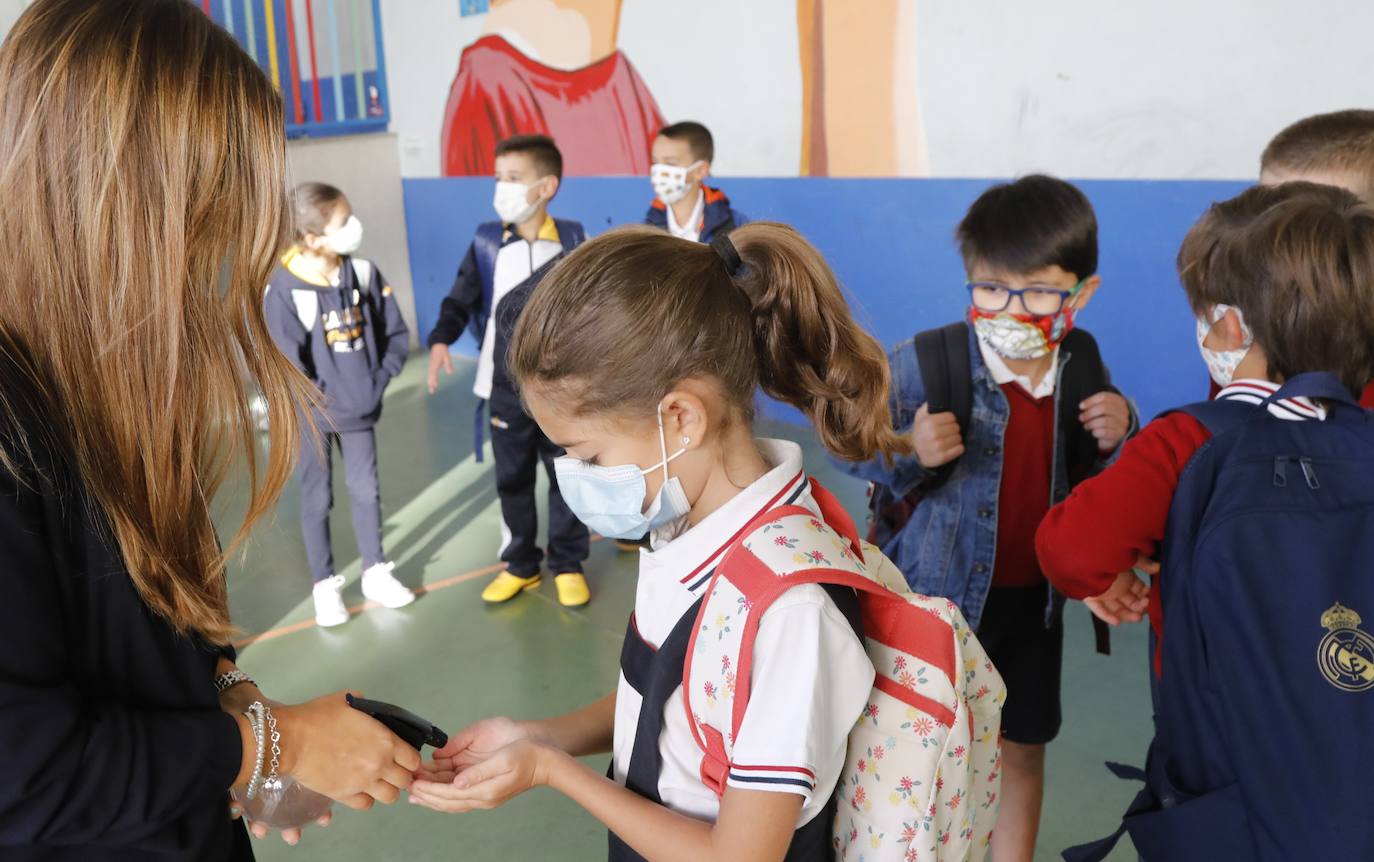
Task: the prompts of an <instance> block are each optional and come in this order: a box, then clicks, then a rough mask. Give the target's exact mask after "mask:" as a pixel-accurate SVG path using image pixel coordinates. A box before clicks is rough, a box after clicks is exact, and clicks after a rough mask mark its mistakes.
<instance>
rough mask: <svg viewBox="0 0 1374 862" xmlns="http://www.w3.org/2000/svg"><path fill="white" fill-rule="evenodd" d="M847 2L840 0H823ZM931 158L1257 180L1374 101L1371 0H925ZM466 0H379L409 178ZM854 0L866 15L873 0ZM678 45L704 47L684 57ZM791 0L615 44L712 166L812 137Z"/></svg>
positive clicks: (454, 48) (633, 15) (1004, 167)
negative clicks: (712, 145)
mask: <svg viewBox="0 0 1374 862" xmlns="http://www.w3.org/2000/svg"><path fill="white" fill-rule="evenodd" d="M827 2H829V3H836V4H838V0H827ZM917 4H918V5H917V14H916V25H915V26H916V28H917V45H918V57H917V63H918V80H919V88H920V93H919V97H920V102H921V112H922V115H923V117H924V122H925V129H926V137H927V140H928V145H929V149H930V167H931V172H932V173H933V174H934V175H936V176H980V177H981V176H1004V175H1008V174H1013V173H1018V172H1024V171H1027V170H1030V169H1042V170H1049V171H1053V172H1056V173H1060V174H1063V175H1066V176H1073V177H1083V178H1089V177H1107V178H1113V177H1121V178H1142V177H1143V178H1180V177H1209V178H1246V177H1251V176H1253V175H1254V174H1255V172H1256V163H1257V160H1258V156H1259V151H1260V149H1262V148H1263V145H1264V143H1265V141H1267V140H1268V138H1269V137H1270V136H1271V135H1272V134H1273V133H1274V132H1276V131H1277V130H1278V129H1279V128H1281V127H1282V126H1284V125H1286V124H1287V123H1289V122H1290V121H1292V120H1294V119H1297V118H1298V117H1301V116H1305V115H1306V114H1310V113H1315V112H1318V111H1324V110H1332V109H1336V108H1342V107H1351V106H1360V105H1370V104H1374V87H1371V85H1370V75H1369V71H1368V69H1369V67H1370V62H1369V61H1370V48H1369V45H1370V34H1371V33H1374V2H1370V0H1310V2H1308V3H1304V4H1298V3H1294V2H1291V0H1149V2H1146V0H1134V2H1128V3H1111V4H1106V3H1101V2H1095V0H1039V2H1035V3H1029V2H1025V0H966V2H952V0H917ZM458 5H459V4H458V2H457V0H383V2H382V10H383V26H384V31H385V44H386V51H387V70H388V78H389V85H390V95H391V110H392V120H393V123H392V128H393V130H394V131H396V132H397V134H398V136H399V138H400V141H401V147H402V153H401V165H402V172H403V174H404V175H405V176H435V175H437V174H438V169H439V153H438V146H439V127H440V123H441V120H442V117H443V110H444V103H445V101H446V99H447V96H448V87H449V84H450V83H451V82H452V80H453V75H454V72H455V71H456V69H457V66H458V58H459V54H460V53H461V51H462V47H463V46H464V45H465V44H467V43H469V42H470V41H472V40H473V39H475V38H476V36H477V34H478V33H479V32H480V30H481V27H482V18H481V17H469V18H462V17H460V15H459V12H458ZM843 8H845V9H846V10H849V9H853V10H854V11H855V13H856V14H861V11H860V10H861V9H862V4H861V2H859V0H846V3H845V5H844V7H843ZM669 38H671V40H672V42H671V45H672V46H674V47H676V46H681V45H687V46H698V52H697V56H698V57H700V58H701V60H702V62H700V63H693V64H691V65H689V66H684V65H683V64H682V63H681V62H680V60H678V59H675V57H674V56H673V55H672V52H670V51H668V50H667V48H668V47H669V44H668V43H667V42H665V40H666V39H669ZM796 41H797V35H796V5H795V0H747V2H745V1H744V0H694V2H692V3H690V4H668V3H664V2H662V0H625V2H624V7H623V11H622V14H621V26H620V47H621V49H622V50H624V51H625V53H626V54H627V55H628V56H629V57H630V59H631V61H632V62H633V63H634V64H635V66H636V67H637V68H638V70H639V72H640V74H641V75H642V76H643V77H644V79H645V81H646V82H647V83H648V85H649V87H650V89H651V90H652V91H653V93H654V95H655V97H656V98H657V99H658V102H659V106H660V108H661V109H662V110H663V112H664V114H665V116H666V117H668V118H669V119H670V120H674V119H682V118H694V119H699V120H701V121H703V122H705V123H706V124H707V125H709V126H710V127H711V129H712V131H713V132H714V133H715V135H716V138H717V142H718V143H717V146H718V149H719V157H718V158H717V161H716V165H715V168H716V172H717V173H719V174H722V175H737V176H739V175H747V176H790V175H795V174H796V172H797V167H798V151H799V146H800V136H801V121H800V107H801V104H800V102H801V82H800V63H799V60H798V57H797V47H796Z"/></svg>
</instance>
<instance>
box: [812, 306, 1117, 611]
mask: <svg viewBox="0 0 1374 862" xmlns="http://www.w3.org/2000/svg"><path fill="white" fill-rule="evenodd" d="M1072 360H1073V357H1072V356H1071V355H1070V354H1069V352H1068V351H1067V350H1065V349H1063V348H1060V350H1059V360H1058V365H1057V367H1056V368H1055V370H1054V374H1055V382H1056V385H1055V390H1054V398H1055V411H1056V415H1058V409H1059V393H1060V390H1061V389H1062V387H1061V386H1060V385H1059V384H1061V383H1062V382H1063V378H1064V368H1065V367H1066V366H1067V365H1068V364H1069V362H1071V361H1072ZM888 364H889V366H890V367H891V370H892V394H891V397H890V402H889V407H890V409H891V411H892V421H893V427H895V428H899V429H902V430H903V431H909V430H910V429H911V427H912V424H913V423H914V422H915V419H916V411H917V410H918V409H919V408H920V406H921V405H922V404H924V403H925V401H926V397H925V387H924V386H923V385H922V383H921V369H920V367H919V366H918V364H917V359H916V347H915V343H914V341H905V342H902V343H901V344H899V345H898V346H897V347H896V348H895V349H894V350H893V351H892V353H891V354H890V356H889V357H888ZM969 367H970V369H971V370H972V374H973V414H972V417H971V419H970V422H969V424H970V425H971V426H972V427H970V428H967V429H964V454H963V455H962V456H961V457H960V458H959V460H958V462H956V464H955V467H954V471H953V472H952V473H951V474H950V477H949V479H948V481H946V482H945V483H944V484H942V485H940V486H939V487H938V488H935V489H934V490H933V491H931V493H930V496H928V497H926V498H925V499H923V500H922V501H921V504H920V505H919V506H917V507H916V510H915V512H914V513H913V514H912V516H911V520H909V521H907V523H906V526H905V527H903V528H902V529H901V531H900V532H899V533H898V534H897V535H896V536H895V537H893V539H892V540H891V541H890V542H889V543H888V546H887V547H885V548H883V552H884V553H885V554H887V556H888V557H889V558H891V560H892V561H893V562H894V563H896V564H897V566H898V567H899V568H900V569H901V570H902V572H903V573H904V574H905V575H906V580H907V583H908V584H910V585H911V588H912V589H913V590H915V591H916V592H918V593H924V594H926V595H932V596H943V597H945V598H948V599H950V600H951V601H953V602H954V603H955V604H957V605H958V606H959V610H960V611H962V612H963V614H964V618H965V619H966V620H967V621H968V624H969V625H970V626H971V627H973V628H974V629H977V627H978V623H979V620H980V619H981V617H982V615H983V606H984V604H985V603H986V602H987V597H988V590H989V589H990V588H991V586H992V567H993V561H994V560H995V559H996V553H997V506H998V503H999V502H1000V501H999V500H998V493H999V491H1000V488H1001V485H1002V443H1003V438H1004V437H1005V435H1006V430H1007V422H1008V420H1009V419H1010V417H1011V407H1010V405H1008V403H1007V398H1006V394H1005V393H1003V392H1002V388H1001V387H1000V386H998V385H997V383H996V382H995V381H994V380H993V379H992V372H991V371H989V370H988V367H987V364H986V363H985V362H984V361H983V355H982V351H980V350H979V348H978V338H977V336H976V335H974V334H973V332H972V330H970V332H969ZM1111 391H1113V392H1116V391H1117V390H1116V389H1115V387H1111ZM1139 424H1140V421H1139V418H1138V416H1137V414H1136V410H1135V405H1134V404H1132V405H1131V426H1130V434H1134V433H1135V431H1136V429H1137V428H1138V427H1139ZM1054 436H1055V443H1054V465H1053V469H1052V472H1051V487H1052V492H1051V498H1052V499H1051V500H1050V504H1051V505H1054V504H1056V503H1058V502H1059V501H1061V500H1063V499H1064V498H1065V497H1067V496H1068V495H1069V491H1070V490H1071V486H1070V483H1069V471H1068V466H1067V464H1066V461H1067V458H1066V455H1065V441H1064V437H1063V435H1062V434H1061V433H1060V429H1059V427H1058V424H1057V423H1056V426H1055V435H1054ZM1128 436H1130V435H1129V434H1128ZM1118 451H1120V448H1119V447H1118ZM1114 458H1115V453H1113V454H1112V455H1111V456H1107V457H1106V458H1105V459H1099V461H1098V463H1097V464H1096V465H1095V466H1094V468H1093V470H1092V472H1093V473H1094V474H1095V473H1098V472H1100V471H1101V470H1102V469H1103V468H1105V467H1106V466H1107V464H1109V463H1110V462H1111V461H1112V460H1113V459H1114ZM837 465H838V466H839V467H840V469H841V470H843V471H844V472H846V473H848V474H849V475H851V476H857V477H859V478H861V479H867V480H868V481H870V482H877V483H880V484H883V485H887V486H888V487H889V488H891V489H892V491H893V493H894V494H896V495H897V496H899V497H900V496H903V495H905V494H907V493H909V492H910V491H912V490H915V489H916V488H917V487H918V486H919V485H920V484H921V483H922V482H924V481H925V480H926V479H928V478H930V477H931V476H933V475H934V471H931V470H927V469H925V468H924V467H922V466H921V464H920V462H919V461H918V460H917V459H916V456H915V455H908V456H901V457H898V458H896V459H894V461H893V462H892V464H891V465H890V466H889V465H888V464H887V463H886V461H885V460H884V459H883V458H881V457H879V458H875V459H874V460H872V461H867V462H863V463H859V464H846V463H841V462H837ZM1045 591H1046V603H1045V624H1046V625H1047V626H1048V625H1050V624H1051V623H1052V622H1053V621H1054V619H1055V617H1056V616H1057V615H1058V614H1059V613H1060V612H1061V610H1062V609H1063V607H1064V598H1063V597H1062V596H1061V595H1059V594H1058V593H1057V592H1055V591H1054V590H1053V589H1052V588H1051V587H1050V586H1049V585H1048V583H1047V584H1046V587H1045Z"/></svg>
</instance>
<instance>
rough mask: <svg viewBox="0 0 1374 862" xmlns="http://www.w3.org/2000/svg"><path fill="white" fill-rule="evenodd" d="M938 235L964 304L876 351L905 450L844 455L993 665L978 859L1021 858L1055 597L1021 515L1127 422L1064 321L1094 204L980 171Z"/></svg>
mask: <svg viewBox="0 0 1374 862" xmlns="http://www.w3.org/2000/svg"><path fill="white" fill-rule="evenodd" d="M956 238H957V240H958V242H959V248H960V252H961V253H962V255H963V258H964V266H965V271H966V272H967V273H968V284H967V290H968V292H969V299H970V304H969V313H968V317H967V320H966V321H964V322H962V323H958V324H952V325H951V326H948V327H945V328H944V329H942V330H933V331H932V333H929V334H927V333H923V334H922V335H919V336H917V338H916V339H913V340H911V341H907V342H904V343H903V344H901V345H899V346H898V347H897V348H896V349H895V350H894V351H893V352H892V354H891V357H890V360H889V362H890V366H891V369H892V378H893V379H892V403H891V405H890V406H891V410H892V419H893V422H894V424H895V426H896V427H898V428H901V429H905V431H906V433H908V434H910V435H911V438H912V441H913V442H914V444H915V449H916V454H915V455H914V456H911V457H903V458H897V459H895V460H894V461H893V462H891V463H887V462H886V461H884V460H883V459H876V460H874V461H869V462H866V463H862V464H852V465H848V466H847V468H846V469H847V470H848V472H850V473H851V474H852V475H855V476H858V477H860V478H864V479H868V480H869V481H870V482H873V483H874V485H875V488H874V491H875V496H876V494H877V493H884V494H887V495H890V497H892V498H895V499H898V500H901V499H905V500H908V501H911V505H912V506H913V508H911V509H910V510H909V517H907V518H906V520H905V522H904V523H899V524H892V525H891V527H892V535H891V536H890V537H880V538H882V539H885V540H884V541H882V544H883V545H884V548H883V550H884V552H885V553H886V554H887V555H888V556H889V557H890V558H891V559H892V560H893V561H894V562H896V563H897V565H898V566H899V567H901V569H902V571H903V572H904V573H905V574H906V577H907V581H908V582H909V583H910V584H911V587H912V589H914V590H916V591H917V592H920V593H925V594H929V595H941V596H945V597H946V598H948V599H950V600H951V601H953V602H955V603H956V604H957V605H958V606H959V608H960V610H961V611H962V612H963V614H964V616H965V618H966V619H967V620H968V621H969V624H970V625H971V626H973V627H974V628H975V629H976V631H977V633H978V638H979V640H980V641H982V643H983V646H984V647H985V648H986V649H987V651H988V655H989V657H991V659H992V661H993V664H994V665H995V666H996V667H997V669H998V671H999V672H1000V673H1001V674H1002V677H1003V679H1004V680H1005V681H1006V684H1007V704H1006V708H1005V711H1004V712H1003V717H1002V731H1003V742H1004V754H1003V773H1002V803H1001V814H1000V815H999V818H998V822H997V829H996V831H995V832H994V833H993V838H992V859H993V860H994V862H1018V861H1019V860H1025V862H1029V860H1031V858H1032V855H1033V854H1034V848H1035V839H1036V833H1037V831H1038V829H1039V821H1040V807H1041V801H1042V798H1043V794H1044V768H1045V745H1046V744H1047V743H1048V742H1050V741H1051V740H1052V739H1054V737H1055V736H1056V735H1057V734H1058V732H1059V725H1060V705H1059V688H1060V685H1059V681H1060V668H1061V664H1062V652H1063V624H1062V620H1061V613H1062V610H1063V605H1064V598H1063V596H1061V595H1059V594H1058V593H1056V592H1055V591H1054V589H1053V588H1052V587H1051V586H1050V584H1049V582H1048V581H1046V580H1045V576H1044V574H1043V573H1042V572H1041V571H1040V567H1039V564H1038V562H1037V561H1036V555H1035V530H1036V527H1037V526H1038V525H1039V523H1040V521H1041V519H1042V518H1044V516H1045V514H1046V513H1047V512H1048V511H1049V510H1050V507H1051V506H1052V505H1053V504H1055V503H1058V502H1059V501H1060V500H1063V499H1064V498H1065V497H1066V496H1068V493H1069V491H1070V490H1071V489H1072V488H1073V486H1074V485H1075V484H1076V483H1077V482H1080V481H1082V480H1083V479H1085V478H1087V477H1088V476H1091V475H1093V474H1095V473H1096V472H1098V471H1100V470H1101V469H1102V468H1103V467H1105V466H1106V464H1107V463H1108V462H1109V461H1110V460H1111V459H1112V458H1113V457H1114V456H1115V454H1116V452H1117V451H1118V450H1119V448H1120V447H1121V444H1122V443H1123V442H1124V441H1125V440H1126V438H1127V437H1128V436H1130V434H1131V433H1133V432H1134V430H1135V429H1136V427H1137V424H1138V423H1137V418H1136V415H1135V410H1134V408H1133V407H1132V406H1131V404H1130V403H1129V402H1128V401H1127V400H1126V399H1125V398H1124V397H1122V395H1121V394H1120V393H1119V392H1118V391H1117V390H1116V389H1114V388H1113V387H1112V386H1111V384H1110V377H1109V375H1108V373H1107V371H1106V369H1105V367H1103V366H1102V363H1101V359H1100V357H1099V355H1098V353H1097V348H1096V344H1095V343H1094V342H1093V340H1092V337H1091V336H1089V335H1088V334H1087V333H1086V332H1084V331H1083V330H1075V329H1074V323H1075V318H1076V317H1077V316H1078V315H1079V314H1080V313H1081V312H1082V311H1083V309H1084V308H1085V307H1086V306H1087V304H1088V302H1089V300H1091V299H1092V297H1093V295H1094V294H1095V293H1096V292H1097V289H1098V288H1099V287H1100V286H1101V283H1102V279H1101V277H1100V276H1099V275H1097V218H1096V216H1095V215H1094V213H1093V209H1092V205H1091V204H1090V203H1089V202H1088V199H1087V198H1086V197H1085V196H1084V195H1083V193H1082V192H1081V191H1079V190H1078V189H1077V188H1075V187H1074V186H1072V185H1070V184H1069V183H1066V182H1064V181H1062V180H1058V179H1055V178H1053V177H1047V176H1028V177H1024V178H1022V179H1019V180H1017V181H1015V182H1012V183H1007V184H1004V185H998V186H994V187H993V188H991V189H989V190H987V191H986V192H984V193H983V195H982V196H980V197H979V198H978V200H977V201H975V202H974V204H973V206H972V207H971V208H970V209H969V211H968V213H967V215H965V217H964V220H963V221H962V222H961V223H960V225H959V228H958V231H957V233H956ZM931 334H936V335H941V336H943V343H944V345H945V348H946V349H945V350H944V352H941V351H940V350H936V351H934V352H932V351H931V350H930V349H927V348H925V347H923V345H925V344H929V343H930V339H929V336H930V335H931ZM923 359H924V360H925V362H924V365H925V366H926V367H924V368H923V367H922V365H923V362H922V360H923ZM933 360H938V362H936V361H933ZM935 365H939V366H942V367H940V368H939V369H938V370H937V369H936V368H933V367H932V366H935ZM960 369H962V371H960ZM960 374H962V377H963V379H962V380H959V381H948V380H945V379H944V376H956V375H960ZM939 375H943V376H939ZM960 387H963V388H964V389H965V390H970V389H971V392H968V391H966V392H965V394H964V400H965V402H966V406H967V409H965V410H960V411H951V410H949V405H948V404H944V403H939V404H934V405H932V404H931V403H928V402H930V401H932V400H935V394H934V393H935V391H936V390H942V392H943V393H945V394H944V395H942V396H941V398H940V400H941V401H950V402H958V401H959V394H960V393H959V389H960ZM951 390H952V391H951ZM957 414H962V415H963V417H965V418H964V425H963V427H961V423H960V416H959V415H957ZM1137 619H1138V617H1137Z"/></svg>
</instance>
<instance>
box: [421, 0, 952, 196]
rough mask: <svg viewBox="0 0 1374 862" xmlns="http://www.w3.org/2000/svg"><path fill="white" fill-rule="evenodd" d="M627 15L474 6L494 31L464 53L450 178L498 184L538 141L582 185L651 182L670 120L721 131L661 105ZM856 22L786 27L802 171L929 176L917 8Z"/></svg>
mask: <svg viewBox="0 0 1374 862" xmlns="http://www.w3.org/2000/svg"><path fill="white" fill-rule="evenodd" d="M621 4H622V0H492V2H490V3H481V2H471V0H463V2H462V5H461V10H462V13H463V14H464V15H465V16H468V15H481V16H484V21H483V25H482V30H481V33H480V35H479V36H478V37H477V39H476V40H475V41H473V42H472V43H471V44H469V45H467V46H466V47H464V48H463V49H462V56H461V59H460V61H459V65H458V71H457V74H456V75H455V76H454V79H453V84H452V86H451V88H450V91H449V95H448V101H447V105H446V107H445V109H444V120H443V124H442V127H441V141H440V163H441V170H442V172H443V174H444V175H445V176H487V175H489V174H490V173H491V172H492V169H493V164H492V161H493V156H492V152H493V149H494V147H495V145H496V142H497V141H499V140H501V139H502V138H505V137H508V136H510V135H514V134H530V133H540V134H547V135H551V136H553V137H554V138H555V139H556V140H557V141H558V144H559V147H560V149H561V150H562V151H563V156H564V161H565V170H566V173H568V174H569V175H573V176H584V175H598V174H599V175H606V174H645V173H648V170H649V146H650V144H651V143H652V141H653V138H654V135H655V133H656V132H657V130H658V129H659V128H661V127H662V126H663V125H664V124H665V119H667V120H668V121H676V120H680V119H700V120H703V121H705V122H707V124H708V125H709V124H710V118H708V117H690V118H689V117H683V116H678V115H677V114H676V113H675V112H674V110H673V106H672V105H671V104H664V105H660V103H659V101H658V100H656V99H655V97H654V94H653V93H652V92H650V90H649V88H648V86H647V85H646V84H645V82H644V80H643V79H642V78H641V77H640V75H639V73H638V72H636V70H635V67H634V63H633V62H632V60H631V58H630V57H629V56H627V55H626V53H625V52H624V51H622V50H621V49H620V46H619V44H618V40H617V36H618V32H619V26H620V16H621ZM842 7H843V11H842ZM854 10H855V6H854V4H852V3H850V4H844V3H842V0H797V2H796V9H795V19H794V20H790V21H780V22H778V26H780V27H781V26H789V27H795V28H796V42H797V46H798V50H797V55H798V56H797V63H796V74H797V75H798V76H799V78H800V84H801V92H802V100H801V112H802V116H801V129H802V135H801V143H800V151H799V152H798V153H796V156H795V158H796V164H797V171H798V173H799V174H801V175H803V176H922V175H925V174H926V173H928V164H927V159H926V146H925V138H924V134H923V132H922V128H921V117H920V112H919V108H918V104H917V97H916V92H917V90H916V46H915V44H914V41H915V40H914V34H915V21H914V16H915V0H870V2H866V3H865V4H864V5H863V6H862V12H861V13H859V14H856V13H855V11H854ZM665 26H671V19H668V20H666V21H665ZM875 34H884V35H885V37H886V38H875ZM669 37H670V34H665V44H666V43H667V41H668V39H669ZM722 83H727V82H722ZM728 91H729V90H728V87H726V88H723V89H722V92H725V93H728Z"/></svg>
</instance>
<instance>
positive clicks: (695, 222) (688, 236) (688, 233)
mask: <svg viewBox="0 0 1374 862" xmlns="http://www.w3.org/2000/svg"><path fill="white" fill-rule="evenodd" d="M667 210H668V233H670V234H672V235H673V236H675V237H677V238H679V239H685V240H690V241H692V242H697V241H698V240H700V239H701V219H702V217H703V216H704V215H705V213H706V192H704V191H702V190H701V189H697V205H696V206H695V207H693V208H692V214H691V215H690V216H688V217H687V226H686V227H683V226H682V225H679V224H678V223H677V216H676V215H674V214H673V208H672V207H667Z"/></svg>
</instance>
